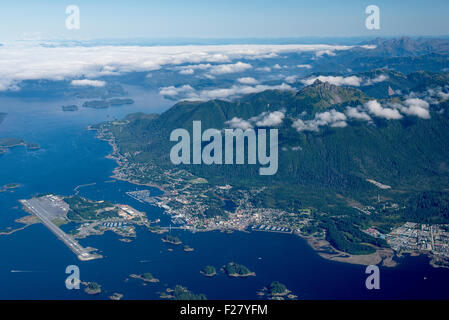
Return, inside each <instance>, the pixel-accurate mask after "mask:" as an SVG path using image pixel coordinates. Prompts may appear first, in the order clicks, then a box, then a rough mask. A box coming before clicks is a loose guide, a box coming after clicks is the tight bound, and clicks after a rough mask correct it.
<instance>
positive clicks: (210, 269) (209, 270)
mask: <svg viewBox="0 0 449 320" xmlns="http://www.w3.org/2000/svg"><path fill="white" fill-rule="evenodd" d="M200 273H201V274H202V275H205V276H206V277H213V276H215V275H216V274H217V270H215V267H214V266H205V267H204V268H203V269H202V270H201V271H200Z"/></svg>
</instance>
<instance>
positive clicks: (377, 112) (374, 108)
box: [364, 100, 402, 120]
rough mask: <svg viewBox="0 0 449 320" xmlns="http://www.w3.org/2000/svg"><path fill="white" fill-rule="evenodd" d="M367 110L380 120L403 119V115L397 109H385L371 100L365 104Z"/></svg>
mask: <svg viewBox="0 0 449 320" xmlns="http://www.w3.org/2000/svg"><path fill="white" fill-rule="evenodd" d="M364 106H365V108H366V110H367V111H368V112H369V113H370V114H372V115H374V116H376V117H379V118H385V119H387V120H398V119H402V115H401V114H400V113H399V111H398V110H396V109H391V108H384V107H382V105H381V104H380V103H379V102H377V100H370V101H368V102H366V103H365V105H364Z"/></svg>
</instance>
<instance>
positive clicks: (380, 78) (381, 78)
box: [364, 74, 389, 86]
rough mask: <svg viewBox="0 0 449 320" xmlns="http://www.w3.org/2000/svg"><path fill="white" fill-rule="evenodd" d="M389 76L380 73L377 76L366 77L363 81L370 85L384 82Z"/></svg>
mask: <svg viewBox="0 0 449 320" xmlns="http://www.w3.org/2000/svg"><path fill="white" fill-rule="evenodd" d="M388 79H389V77H388V76H387V75H385V74H380V75H378V76H377V77H375V78H373V79H367V80H366V81H365V83H364V85H365V86H372V85H373V84H376V83H379V82H384V81H386V80H388Z"/></svg>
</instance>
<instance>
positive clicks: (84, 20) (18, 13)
mask: <svg viewBox="0 0 449 320" xmlns="http://www.w3.org/2000/svg"><path fill="white" fill-rule="evenodd" d="M70 4H74V5H77V6H78V7H79V8H80V14H81V28H80V30H67V29H66V28H65V19H66V15H65V8H66V6H67V5H70ZM372 4H373V5H377V6H378V7H379V8H380V13H381V29H380V30H378V31H370V30H367V29H366V28H365V24H364V21H365V19H366V14H365V8H366V7H367V6H368V5H372ZM448 17H449V1H447V0H427V1H422V0H408V1H405V0H395V1H393V0H388V1H379V0H372V1H360V0H345V1H335V0H314V1H302V0H277V1H274V0H221V1H216V0H207V1H206V0H164V1H151V0H146V1H144V0H128V1H117V0H114V1H112V0H72V1H64V0H39V1H36V0H15V1H11V2H9V3H2V4H1V6H0V41H1V40H4V39H6V40H10V39H18V38H65V39H70V38H71V39H89V38H136V37H144V38H249V37H258V38H276V37H306V36H318V37H350V36H386V35H391V36H396V35H433V36H441V35H449V19H448Z"/></svg>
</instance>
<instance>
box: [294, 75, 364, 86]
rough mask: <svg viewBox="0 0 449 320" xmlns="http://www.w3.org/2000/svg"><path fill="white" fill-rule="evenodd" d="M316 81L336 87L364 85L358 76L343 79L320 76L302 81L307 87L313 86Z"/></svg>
mask: <svg viewBox="0 0 449 320" xmlns="http://www.w3.org/2000/svg"><path fill="white" fill-rule="evenodd" d="M316 80H320V81H322V82H329V83H330V84H333V85H336V86H343V85H346V86H354V87H359V86H360V84H361V83H362V78H359V77H357V76H350V77H341V76H318V77H311V78H308V79H304V80H301V82H302V83H304V84H305V85H308V86H309V85H311V84H313V83H314V82H315V81H316Z"/></svg>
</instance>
